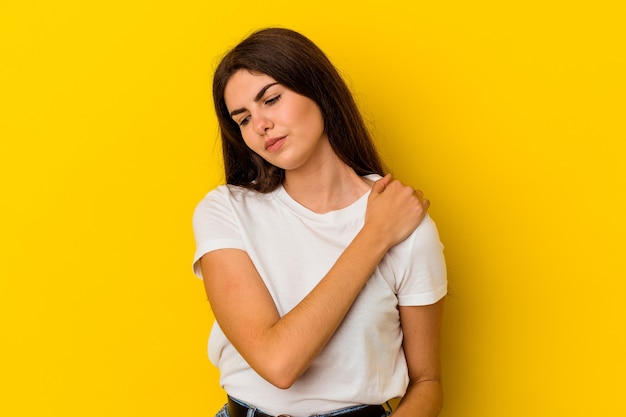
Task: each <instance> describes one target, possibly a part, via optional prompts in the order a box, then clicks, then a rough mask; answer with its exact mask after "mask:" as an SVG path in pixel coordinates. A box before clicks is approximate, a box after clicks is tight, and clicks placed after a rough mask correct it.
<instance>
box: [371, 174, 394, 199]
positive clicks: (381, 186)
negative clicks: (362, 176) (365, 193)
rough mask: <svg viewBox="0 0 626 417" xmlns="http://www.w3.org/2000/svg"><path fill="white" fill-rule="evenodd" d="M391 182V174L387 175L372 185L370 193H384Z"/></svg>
mask: <svg viewBox="0 0 626 417" xmlns="http://www.w3.org/2000/svg"><path fill="white" fill-rule="evenodd" d="M390 182H391V174H387V175H385V176H384V177H382V178H381V179H379V180H378V181H376V182H375V183H374V185H372V193H373V194H380V193H382V192H383V191H385V188H387V185H388V184H389V183H390Z"/></svg>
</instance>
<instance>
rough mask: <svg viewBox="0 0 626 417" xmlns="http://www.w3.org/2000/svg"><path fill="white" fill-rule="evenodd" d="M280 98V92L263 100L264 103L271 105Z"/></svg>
mask: <svg viewBox="0 0 626 417" xmlns="http://www.w3.org/2000/svg"><path fill="white" fill-rule="evenodd" d="M280 98H281V94H278V95H277V96H274V97H272V98H268V99H267V100H265V104H266V105H268V106H271V105H272V104H276V102H277V101H278V100H280Z"/></svg>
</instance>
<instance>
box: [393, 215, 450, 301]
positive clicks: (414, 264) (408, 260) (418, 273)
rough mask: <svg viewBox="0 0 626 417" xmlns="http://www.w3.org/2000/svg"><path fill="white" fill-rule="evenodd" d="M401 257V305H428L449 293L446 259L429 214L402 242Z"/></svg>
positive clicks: (397, 283) (398, 293) (398, 287)
mask: <svg viewBox="0 0 626 417" xmlns="http://www.w3.org/2000/svg"><path fill="white" fill-rule="evenodd" d="M403 243H404V245H403V248H402V252H404V253H402V254H401V256H402V258H403V259H402V260H401V261H400V262H399V264H400V265H401V266H400V268H398V269H399V271H398V272H399V273H398V274H397V275H396V280H397V281H396V285H397V295H398V304H399V305H401V306H418V305H428V304H433V303H435V302H437V301H439V300H440V299H441V298H442V297H443V296H444V295H446V293H447V286H448V282H447V272H446V262H445V258H444V255H443V245H442V243H441V241H440V240H439V233H438V231H437V226H436V225H435V222H434V221H433V220H432V219H431V218H430V216H426V217H425V218H424V220H423V221H422V223H421V224H420V225H419V226H418V228H417V229H416V230H415V231H414V232H413V233H412V234H411V235H410V236H409V238H407V240H406V241H405V242H403Z"/></svg>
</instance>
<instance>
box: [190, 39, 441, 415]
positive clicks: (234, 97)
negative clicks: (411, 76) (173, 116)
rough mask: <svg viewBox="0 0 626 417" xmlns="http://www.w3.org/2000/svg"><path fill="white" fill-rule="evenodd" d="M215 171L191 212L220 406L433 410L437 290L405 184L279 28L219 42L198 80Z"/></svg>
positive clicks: (427, 243) (301, 44)
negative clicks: (219, 153)
mask: <svg viewBox="0 0 626 417" xmlns="http://www.w3.org/2000/svg"><path fill="white" fill-rule="evenodd" d="M213 96H214V102H215V108H216V112H217V117H218V121H219V126H220V130H221V135H222V146H223V154H224V166H225V172H226V182H227V185H224V186H220V187H218V188H217V189H215V190H213V191H212V192H210V193H209V194H208V195H207V196H206V197H205V198H204V199H203V200H202V201H201V202H200V204H199V205H198V207H197V208H196V211H195V213H194V232H195V236H196V245H197V249H196V254H195V259H194V271H195V272H196V274H197V275H198V276H200V277H202V278H203V281H204V285H205V289H206V292H207V295H208V298H209V302H210V303H211V307H212V309H213V312H214V314H215V318H216V323H215V324H214V327H213V330H212V332H211V338H210V343H209V356H210V358H211V360H212V362H213V363H215V364H216V365H217V366H218V367H219V369H220V374H221V378H220V382H221V385H222V386H223V387H224V389H225V390H226V392H227V393H228V396H229V403H228V404H227V405H226V406H225V407H224V408H223V409H222V410H221V413H222V415H225V416H228V415H230V416H231V417H246V416H247V417H252V416H253V415H256V416H260V417H266V416H268V415H269V416H278V415H284V414H286V415H290V416H310V415H327V414H328V415H338V414H341V415H342V416H345V417H381V416H383V415H386V414H388V411H386V410H385V409H384V408H383V407H382V406H381V405H380V404H383V403H385V402H386V401H387V400H389V399H391V398H396V397H403V399H402V401H401V402H400V404H399V405H398V407H397V410H395V411H394V415H398V416H402V415H407V416H408V415H411V416H435V415H437V414H438V412H439V409H440V407H441V404H442V390H441V383H440V364H439V343H440V328H441V317H442V308H443V298H444V296H445V293H446V276H445V264H444V260H443V255H442V245H441V243H440V242H439V238H438V235H437V230H436V228H435V226H434V223H433V222H432V220H430V218H429V217H428V216H427V215H426V210H427V209H428V206H429V202H428V200H425V199H423V198H422V196H421V193H420V192H415V191H414V190H413V189H411V188H409V187H406V186H404V185H402V184H401V183H400V182H398V181H395V180H392V178H391V176H390V175H386V176H384V177H382V175H383V170H382V166H381V162H380V159H379V157H378V154H377V152H376V150H375V148H374V146H373V143H372V140H371V138H370V136H369V134H368V132H367V129H366V127H365V125H364V123H363V120H362V118H361V115H360V114H359V111H358V109H357V106H356V105H355V103H354V100H353V98H352V96H351V94H350V91H349V90H348V88H347V87H346V84H345V83H344V81H343V80H342V79H341V77H340V76H339V74H338V73H337V71H336V69H335V68H334V67H333V66H332V64H331V63H330V62H329V61H328V59H327V58H326V56H325V55H324V54H323V53H322V52H321V51H320V50H319V49H318V48H317V47H316V46H315V45H314V44H313V43H312V42H311V41H309V40H308V39H307V38H305V37H304V36H302V35H300V34H298V33H296V32H293V31H290V30H287V29H265V30H261V31H258V32H256V33H254V34H252V35H251V36H249V37H248V38H247V39H245V40H244V41H242V42H241V43H240V44H239V45H237V46H236V47H235V48H234V49H232V50H231V51H230V52H229V53H228V54H227V55H226V56H225V57H224V58H223V59H222V61H221V63H220V64H219V66H218V68H217V70H216V72H215V76H214V82H213Z"/></svg>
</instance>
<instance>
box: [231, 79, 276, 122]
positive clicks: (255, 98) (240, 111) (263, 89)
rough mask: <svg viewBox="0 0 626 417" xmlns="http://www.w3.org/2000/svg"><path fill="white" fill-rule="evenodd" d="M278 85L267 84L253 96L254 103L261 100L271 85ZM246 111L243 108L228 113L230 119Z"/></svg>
mask: <svg viewBox="0 0 626 417" xmlns="http://www.w3.org/2000/svg"><path fill="white" fill-rule="evenodd" d="M276 84H278V82H275V83H269V84H268V85H266V86H265V87H263V88H261V90H260V91H259V92H258V93H257V95H256V96H254V102H255V103H256V102H257V101H259V100H261V98H262V97H263V94H265V92H266V91H267V89H268V88H270V87H271V86H273V85H276ZM245 111H246V109H245V108H243V107H242V108H240V109H235V110H233V111H231V112H230V117H233V116H236V115H238V114H239V113H243V112H245Z"/></svg>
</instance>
